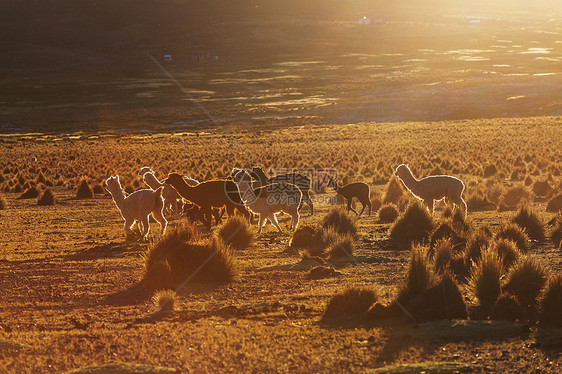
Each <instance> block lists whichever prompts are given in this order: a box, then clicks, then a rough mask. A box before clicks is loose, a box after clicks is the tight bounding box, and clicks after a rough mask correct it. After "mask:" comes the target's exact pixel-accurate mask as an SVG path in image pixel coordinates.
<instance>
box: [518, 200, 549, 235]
mask: <svg viewBox="0 0 562 374" xmlns="http://www.w3.org/2000/svg"><path fill="white" fill-rule="evenodd" d="M511 221H512V222H513V223H515V224H517V225H519V226H520V227H522V228H523V229H524V230H525V232H526V233H527V235H529V238H531V239H533V240H537V241H539V242H541V241H543V240H544V239H545V233H544V223H543V222H542V221H541V220H540V218H539V216H538V215H537V214H536V213H535V212H533V211H532V210H531V209H529V208H528V207H525V206H522V207H521V208H520V209H519V212H517V215H516V216H515V217H513V219H512V220H511Z"/></svg>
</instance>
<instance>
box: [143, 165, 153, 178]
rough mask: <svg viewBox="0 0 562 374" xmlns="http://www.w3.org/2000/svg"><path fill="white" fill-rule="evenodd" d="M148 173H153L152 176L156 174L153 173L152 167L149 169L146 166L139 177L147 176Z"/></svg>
mask: <svg viewBox="0 0 562 374" xmlns="http://www.w3.org/2000/svg"><path fill="white" fill-rule="evenodd" d="M146 173H152V174H154V171H152V168H151V167H149V166H144V167H143V168H142V169H140V171H139V175H140V176H142V175H145V174H146Z"/></svg>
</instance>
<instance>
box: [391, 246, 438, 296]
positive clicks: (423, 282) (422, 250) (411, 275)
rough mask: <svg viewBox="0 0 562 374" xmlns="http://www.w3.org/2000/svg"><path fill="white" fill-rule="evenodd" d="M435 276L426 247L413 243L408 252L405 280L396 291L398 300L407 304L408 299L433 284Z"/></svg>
mask: <svg viewBox="0 0 562 374" xmlns="http://www.w3.org/2000/svg"><path fill="white" fill-rule="evenodd" d="M436 280H437V277H436V275H435V272H434V271H433V267H432V264H431V259H430V257H429V255H428V249H427V247H424V246H421V245H415V246H413V247H412V252H411V254H410V263H409V265H408V271H407V273H406V281H405V283H404V284H403V285H402V287H401V288H400V290H399V292H398V300H399V301H400V302H401V303H402V304H404V305H407V304H408V302H409V300H411V299H413V298H415V297H417V296H420V295H421V294H422V293H424V292H425V291H426V290H427V289H428V288H430V287H432V286H433V285H435V283H436Z"/></svg>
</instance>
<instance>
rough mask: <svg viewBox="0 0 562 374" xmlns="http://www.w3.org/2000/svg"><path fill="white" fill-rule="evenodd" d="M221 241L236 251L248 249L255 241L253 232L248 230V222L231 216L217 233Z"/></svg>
mask: <svg viewBox="0 0 562 374" xmlns="http://www.w3.org/2000/svg"><path fill="white" fill-rule="evenodd" d="M217 234H218V236H219V237H220V238H221V239H222V241H223V242H224V243H225V244H227V245H231V246H232V247H234V248H236V249H245V248H248V247H249V246H250V245H252V243H253V242H254V239H255V234H254V231H253V230H252V229H251V228H250V224H249V223H248V220H246V219H244V218H243V217H241V216H231V217H229V218H228V220H226V222H225V223H223V224H222V225H221V226H220V227H219V228H218V231H217Z"/></svg>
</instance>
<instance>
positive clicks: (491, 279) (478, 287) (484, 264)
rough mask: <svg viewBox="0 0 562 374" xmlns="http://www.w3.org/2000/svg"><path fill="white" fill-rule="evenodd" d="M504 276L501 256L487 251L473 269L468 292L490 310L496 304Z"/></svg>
mask: <svg viewBox="0 0 562 374" xmlns="http://www.w3.org/2000/svg"><path fill="white" fill-rule="evenodd" d="M503 274H504V268H503V263H502V260H501V258H500V256H499V255H498V254H497V253H496V252H495V251H493V250H490V249H486V250H485V251H483V252H482V256H481V258H480V260H479V261H478V263H477V264H476V265H475V266H473V267H472V269H471V272H470V276H469V279H468V290H469V291H470V292H471V294H472V295H473V296H475V297H476V298H477V299H478V301H479V303H480V305H481V306H482V307H483V308H485V309H487V310H489V309H491V307H492V306H493V305H494V304H495V302H496V300H497V298H498V296H499V294H500V291H501V283H500V282H501V277H502V276H503Z"/></svg>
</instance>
